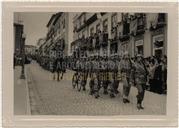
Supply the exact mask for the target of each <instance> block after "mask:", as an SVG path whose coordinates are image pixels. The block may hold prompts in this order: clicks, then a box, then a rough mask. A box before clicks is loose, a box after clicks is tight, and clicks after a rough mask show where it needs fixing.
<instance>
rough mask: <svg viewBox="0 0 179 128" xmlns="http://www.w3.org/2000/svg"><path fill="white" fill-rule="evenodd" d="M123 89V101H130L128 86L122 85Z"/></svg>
mask: <svg viewBox="0 0 179 128" xmlns="http://www.w3.org/2000/svg"><path fill="white" fill-rule="evenodd" d="M123 91H124V94H123V103H130V101H129V99H128V92H129V88H128V87H124V88H123Z"/></svg>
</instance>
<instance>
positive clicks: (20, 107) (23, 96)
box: [14, 66, 30, 115]
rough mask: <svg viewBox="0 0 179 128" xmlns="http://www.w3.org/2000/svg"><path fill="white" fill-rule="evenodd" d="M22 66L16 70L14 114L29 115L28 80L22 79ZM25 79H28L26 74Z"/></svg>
mask: <svg viewBox="0 0 179 128" xmlns="http://www.w3.org/2000/svg"><path fill="white" fill-rule="evenodd" d="M25 72H26V70H25ZM20 75H21V66H16V67H15V69H14V114H15V115H29V114H30V104H29V94H28V87H27V79H25V80H24V79H20ZM25 77H27V75H26V73H25Z"/></svg>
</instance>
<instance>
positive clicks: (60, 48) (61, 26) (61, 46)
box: [41, 12, 73, 57]
mask: <svg viewBox="0 0 179 128" xmlns="http://www.w3.org/2000/svg"><path fill="white" fill-rule="evenodd" d="M72 18H73V13H66V12H59V13H56V14H53V15H52V16H51V18H50V20H49V22H48V24H47V28H48V32H47V36H46V40H45V43H44V44H43V46H42V47H43V48H44V54H45V55H46V56H49V57H57V56H59V55H63V56H68V54H69V42H72V40H73V24H72V21H73V20H72ZM42 47H41V48H42Z"/></svg>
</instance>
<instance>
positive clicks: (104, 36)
mask: <svg viewBox="0 0 179 128" xmlns="http://www.w3.org/2000/svg"><path fill="white" fill-rule="evenodd" d="M99 43H100V46H102V47H105V46H107V45H108V33H101V34H100V35H99Z"/></svg>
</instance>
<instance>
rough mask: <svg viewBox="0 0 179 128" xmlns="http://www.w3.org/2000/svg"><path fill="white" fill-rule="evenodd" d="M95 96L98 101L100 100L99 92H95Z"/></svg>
mask: <svg viewBox="0 0 179 128" xmlns="http://www.w3.org/2000/svg"><path fill="white" fill-rule="evenodd" d="M94 96H95V98H96V99H97V98H99V92H98V91H95V92H94Z"/></svg>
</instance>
